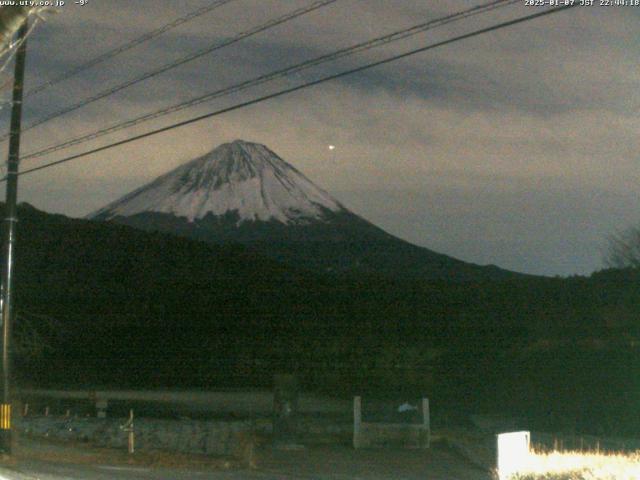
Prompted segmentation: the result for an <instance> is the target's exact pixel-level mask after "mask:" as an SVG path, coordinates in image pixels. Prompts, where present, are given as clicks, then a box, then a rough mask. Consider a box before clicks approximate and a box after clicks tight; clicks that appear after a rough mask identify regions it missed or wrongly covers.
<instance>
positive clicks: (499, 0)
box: [22, 0, 520, 160]
mask: <svg viewBox="0 0 640 480" xmlns="http://www.w3.org/2000/svg"><path fill="white" fill-rule="evenodd" d="M514 3H520V0H494V1H492V2H489V3H486V4H482V5H479V6H476V7H473V8H470V9H467V10H463V11H459V12H456V13H452V14H450V15H447V16H445V17H440V18H437V19H434V20H430V21H428V22H423V23H419V24H417V25H414V26H412V27H409V28H405V29H402V30H398V31H396V32H393V33H390V34H387V35H384V36H381V37H377V38H374V39H371V40H367V41H365V42H361V43H358V44H355V45H352V46H350V47H346V48H343V49H341V50H338V51H336V52H332V53H329V54H326V55H321V56H319V57H315V58H312V59H310V60H306V61H304V62H302V63H298V64H296V65H293V66H289V67H286V68H284V69H281V70H277V71H275V72H271V73H268V74H265V75H261V76H259V77H256V78H253V79H251V80H247V81H244V82H241V83H239V84H236V85H232V86H230V87H226V88H223V89H220V90H216V91H214V92H210V93H207V94H205V95H201V96H199V97H196V98H193V99H191V100H187V101H186V102H181V103H178V104H176V105H172V106H169V107H164V108H161V109H159V110H156V111H154V112H151V113H147V114H144V115H142V116H139V117H136V118H133V119H130V120H127V121H125V122H121V123H117V124H115V125H111V126H109V127H106V128H102V129H99V130H97V131H94V132H91V133H88V134H84V135H82V136H79V137H76V138H73V139H70V140H67V141H65V142H63V143H60V144H55V145H49V146H47V147H45V148H43V149H41V150H38V151H35V152H30V153H28V154H27V155H25V156H23V157H22V160H27V159H31V158H36V157H42V156H44V155H46V154H49V153H53V152H56V151H58V150H62V149H65V148H68V147H71V146H74V145H78V144H81V143H85V142H87V141H89V140H95V139H96V138H100V137H102V136H104V135H107V134H110V133H114V132H117V131H119V130H123V129H125V128H129V127H133V126H136V125H139V124H141V123H144V122H147V121H150V120H154V119H156V118H160V117H162V116H165V115H169V114H171V113H175V112H178V111H181V110H184V109H186V108H189V107H193V106H196V105H199V104H201V103H205V102H208V101H211V100H213V99H216V98H220V97H223V96H227V95H230V94H233V93H237V92H240V91H243V90H246V89H248V88H251V87H255V86H257V85H261V84H263V83H266V82H270V81H272V80H275V79H277V78H281V77H286V76H288V75H291V74H294V73H299V72H301V71H303V70H306V69H309V68H311V67H315V66H318V65H321V64H323V63H326V62H329V61H334V60H338V59H340V58H343V57H346V56H348V55H353V54H356V53H360V52H363V51H366V50H369V49H372V48H376V47H379V46H381V45H386V44H389V43H392V42H395V41H399V40H403V39H406V38H408V37H411V36H413V35H417V34H419V33H423V32H425V31H427V30H430V29H432V28H436V27H440V26H442V25H446V24H448V23H452V22H456V21H459V20H462V19H465V18H469V17H471V16H474V15H478V14H482V13H487V12H489V11H491V10H494V9H497V8H501V7H505V6H508V5H511V4H514Z"/></svg>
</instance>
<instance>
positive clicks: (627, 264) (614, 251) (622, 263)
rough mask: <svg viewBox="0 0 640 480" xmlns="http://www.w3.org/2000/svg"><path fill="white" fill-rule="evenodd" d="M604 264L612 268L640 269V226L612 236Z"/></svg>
mask: <svg viewBox="0 0 640 480" xmlns="http://www.w3.org/2000/svg"><path fill="white" fill-rule="evenodd" d="M604 262H605V264H606V266H607V267H610V268H640V226H634V227H630V228H627V229H626V230H623V231H621V232H618V233H616V234H614V235H611V236H610V237H609V247H608V249H607V252H606V254H605V258H604Z"/></svg>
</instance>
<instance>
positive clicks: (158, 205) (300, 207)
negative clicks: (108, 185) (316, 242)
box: [89, 140, 345, 225]
mask: <svg viewBox="0 0 640 480" xmlns="http://www.w3.org/2000/svg"><path fill="white" fill-rule="evenodd" d="M342 210H345V209H344V207H343V206H342V205H341V204H340V203H339V202H338V201H337V200H335V199H333V198H332V197H331V196H330V195H329V194H328V193H327V192H325V191H324V190H322V189H321V188H319V187H317V186H316V185H314V184H313V183H312V182H311V181H310V180H309V179H308V178H307V177H305V176H304V175H303V174H302V173H300V172H299V171H298V170H296V169H295V168H294V167H293V166H291V165H290V164H288V163H287V162H285V161H284V160H283V159H282V158H280V157H279V156H278V155H276V154H275V153H274V152H272V151H271V150H269V149H268V148H267V147H266V146H264V145H261V144H258V143H251V142H246V141H243V140H236V141H234V142H232V143H225V144H223V145H220V146H219V147H218V148H216V149H215V150H213V151H212V152H210V153H208V154H206V155H204V156H202V157H200V158H197V159H195V160H193V161H191V162H188V163H186V164H184V165H182V166H180V167H178V168H176V169H175V170H173V171H171V172H169V173H167V174H165V175H162V176H161V177H158V178H157V179H155V180H154V181H152V182H151V183H149V184H147V185H145V186H143V187H141V188H139V189H137V190H135V191H133V192H131V193H130V194H128V195H126V196H124V197H123V198H121V199H119V200H117V201H115V202H113V203H111V204H109V205H107V206H106V207H104V208H102V209H100V210H98V211H97V212H95V213H93V214H92V215H90V216H89V217H90V218H100V219H103V220H108V219H111V218H114V217H131V216H133V215H137V214H142V213H151V212H155V213H164V214H169V215H172V216H175V217H179V218H184V219H186V220H187V221H189V222H194V221H195V220H199V219H202V218H204V217H205V216H207V215H209V214H210V215H213V216H215V217H222V216H225V215H228V214H232V215H234V216H235V218H236V219H237V224H240V223H243V222H246V221H277V222H280V223H282V224H285V225H287V224H305V223H308V222H310V221H317V220H322V219H323V218H324V217H325V216H326V214H327V213H328V212H334V213H337V212H340V211H342Z"/></svg>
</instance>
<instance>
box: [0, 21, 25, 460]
mask: <svg viewBox="0 0 640 480" xmlns="http://www.w3.org/2000/svg"><path fill="white" fill-rule="evenodd" d="M28 29H29V21H28V19H25V21H24V23H23V24H22V26H21V27H20V29H19V30H18V42H20V47H19V48H18V52H17V53H16V64H15V73H14V77H13V104H12V109H11V127H10V128H11V130H10V132H9V159H8V162H7V195H6V205H5V208H6V218H5V222H6V223H5V225H4V232H3V233H4V265H3V270H2V291H1V299H0V300H1V301H2V305H1V309H2V403H0V452H2V453H5V454H10V453H11V388H10V387H11V349H10V346H11V323H12V320H13V317H14V307H13V303H14V296H15V295H14V291H13V283H14V281H13V280H14V269H13V263H14V256H15V243H16V223H17V222H18V218H17V217H18V209H17V202H18V167H19V163H20V125H21V121H22V91H23V85H24V67H25V61H26V55H27V38H26V37H27V32H28Z"/></svg>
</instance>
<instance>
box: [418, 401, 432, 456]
mask: <svg viewBox="0 0 640 480" xmlns="http://www.w3.org/2000/svg"><path fill="white" fill-rule="evenodd" d="M430 415H431V413H430V411H429V399H428V398H423V399H422V427H423V435H422V437H421V438H420V443H421V445H420V446H421V447H422V448H429V447H430V446H431V417H430Z"/></svg>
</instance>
